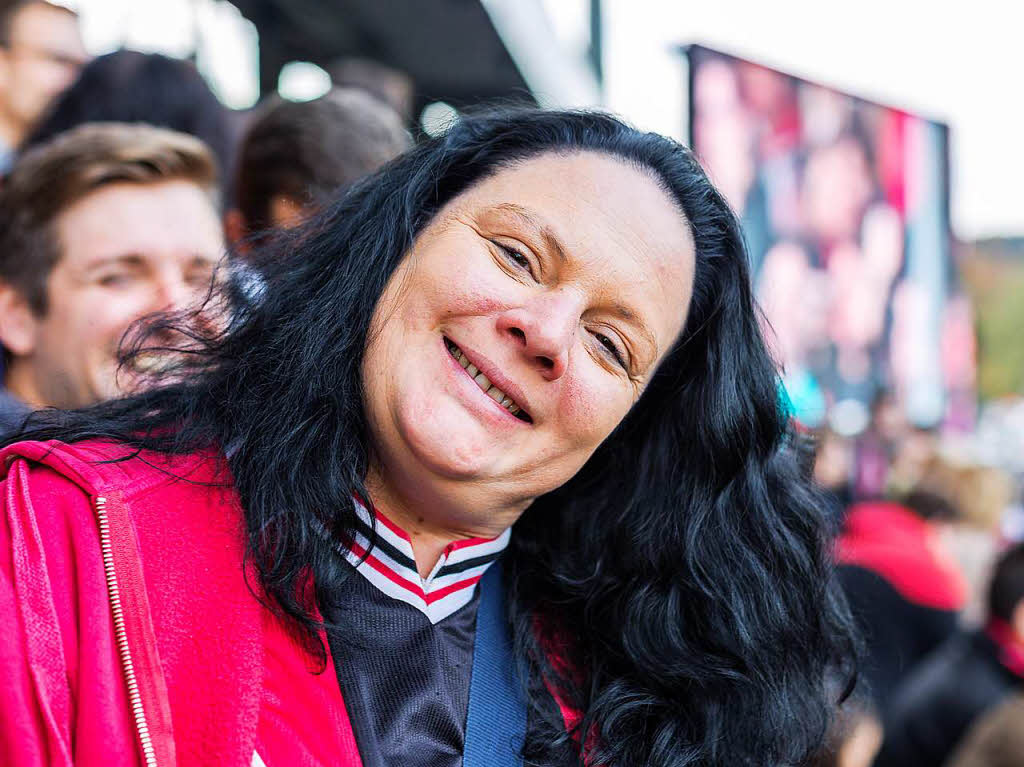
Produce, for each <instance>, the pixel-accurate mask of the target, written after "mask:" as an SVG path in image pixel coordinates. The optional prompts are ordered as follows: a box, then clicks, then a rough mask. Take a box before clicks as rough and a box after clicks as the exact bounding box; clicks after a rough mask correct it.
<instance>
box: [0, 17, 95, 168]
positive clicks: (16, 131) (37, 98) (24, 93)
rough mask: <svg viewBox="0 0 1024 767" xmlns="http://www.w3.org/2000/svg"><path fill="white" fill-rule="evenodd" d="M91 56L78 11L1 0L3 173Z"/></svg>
mask: <svg viewBox="0 0 1024 767" xmlns="http://www.w3.org/2000/svg"><path fill="white" fill-rule="evenodd" d="M87 59H88V55H87V54H86V52H85V47H84V46H83V45H82V35H81V33H80V31H79V29H78V14H76V13H75V12H74V11H72V10H70V9H69V8H65V7H64V6H62V5H55V4H53V3H49V2H46V1H45V0H2V2H0V173H6V172H7V171H8V169H9V168H10V166H11V163H12V162H13V161H14V154H15V151H16V150H17V149H18V147H19V146H21V143H22V141H23V140H24V139H25V135H26V134H27V133H28V132H29V131H30V130H31V128H32V126H33V125H34V124H35V123H36V121H37V120H38V119H39V117H40V115H41V114H42V113H43V111H44V110H45V109H46V107H47V106H48V105H49V103H50V102H51V101H52V100H53V99H54V98H55V97H56V96H57V95H58V94H60V92H61V91H63V90H64V89H65V88H67V87H68V86H69V85H70V84H71V82H72V81H73V80H74V79H75V75H76V74H77V73H78V70H79V69H80V68H81V67H82V65H83V64H84V63H85V62H86V60H87Z"/></svg>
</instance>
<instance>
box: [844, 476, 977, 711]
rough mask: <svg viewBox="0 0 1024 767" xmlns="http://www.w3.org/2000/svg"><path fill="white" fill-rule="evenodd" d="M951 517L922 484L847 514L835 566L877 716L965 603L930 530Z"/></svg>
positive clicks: (952, 626)
mask: <svg viewBox="0 0 1024 767" xmlns="http://www.w3.org/2000/svg"><path fill="white" fill-rule="evenodd" d="M956 514H957V511H956V509H955V507H953V506H952V504H950V503H949V502H948V501H946V500H945V498H944V497H943V496H940V495H937V494H934V493H931V492H928V491H925V490H923V489H919V490H916V491H914V492H912V493H910V494H909V495H907V496H906V497H905V498H904V499H903V501H902V502H895V501H864V502H862V503H856V504H854V505H853V506H851V507H850V509H849V511H848V512H847V515H846V520H845V522H844V525H843V531H842V533H841V534H840V536H839V539H838V541H837V547H836V556H837V561H838V568H837V571H838V575H839V579H840V582H841V583H842V584H843V588H844V589H845V591H846V595H847V598H848V599H849V600H850V608H851V610H852V611H853V614H854V617H855V618H856V619H857V620H858V621H859V623H860V625H861V629H862V630H863V632H864V638H865V643H866V657H865V659H864V664H863V668H862V673H863V677H864V681H865V682H866V683H867V686H868V690H869V692H870V694H871V695H872V697H873V698H874V702H875V707H876V708H877V709H878V712H879V714H880V715H881V717H882V719H883V721H884V720H885V718H886V712H887V708H888V703H889V701H890V698H891V695H892V691H893V690H894V689H895V687H896V685H897V684H898V683H899V681H900V679H902V678H903V676H904V675H905V674H906V673H907V672H909V671H910V669H911V668H913V666H914V665H915V664H916V663H917V662H918V661H919V660H920V659H921V658H923V657H924V656H925V655H927V654H928V653H929V652H931V651H932V650H933V649H934V648H936V647H938V646H939V645H940V644H941V643H942V642H943V641H945V640H946V639H947V638H948V637H949V636H951V635H952V634H953V632H954V631H955V630H956V626H957V619H958V614H959V612H960V610H961V609H962V608H963V605H964V604H965V602H966V599H967V585H966V581H965V580H964V577H963V575H962V574H961V572H960V570H959V569H958V567H957V565H956V563H955V561H954V560H953V557H952V555H951V554H949V553H948V552H945V550H944V548H943V546H942V543H941V541H940V538H939V535H938V530H939V527H938V526H939V524H941V523H942V522H943V521H945V520H950V519H952V518H954V517H955V516H956Z"/></svg>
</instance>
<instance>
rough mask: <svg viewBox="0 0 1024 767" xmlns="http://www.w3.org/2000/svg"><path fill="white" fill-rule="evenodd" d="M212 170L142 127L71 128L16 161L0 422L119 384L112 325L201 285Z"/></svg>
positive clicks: (197, 150) (182, 300) (215, 254)
mask: <svg viewBox="0 0 1024 767" xmlns="http://www.w3.org/2000/svg"><path fill="white" fill-rule="evenodd" d="M216 175H217V174H216V165H215V161H214V159H213V156H212V155H211V153H210V152H209V150H208V149H207V148H206V147H205V145H203V144H202V142H200V141H199V140H197V139H195V138H192V137H191V136H186V135H184V134H180V133H174V132H172V131H167V130H164V129H161V128H154V127H150V126H145V125H125V124H117V123H96V124H92V125H84V126H81V127H79V128H76V129H74V130H71V131H68V132H67V133H64V134H62V135H60V136H57V137H56V138H55V139H53V141H51V142H50V143H48V144H44V145H42V146H39V147H37V148H35V149H32V150H31V151H29V152H27V153H25V154H24V155H23V156H22V157H20V158H19V160H18V162H17V163H16V164H15V166H14V168H13V169H12V171H11V174H10V176H9V177H8V179H7V182H6V184H5V185H4V188H3V190H2V192H0V343H2V344H3V348H4V355H5V358H6V360H5V361H6V370H5V373H6V375H5V380H4V383H5V386H6V394H5V396H4V399H3V401H2V402H0V407H2V410H0V428H3V424H2V422H3V421H4V420H6V421H7V426H8V428H10V426H11V425H12V423H13V424H14V425H17V422H18V421H20V416H21V415H22V413H24V412H25V411H27V409H29V408H38V407H43V406H55V407H60V408H75V407H81V406H84V405H89V404H91V403H94V402H98V401H100V400H103V399H107V398H111V397H115V396H118V395H119V394H121V393H123V392H125V391H126V390H130V389H131V388H132V386H133V382H132V380H131V376H128V375H123V376H121V378H120V379H119V378H118V359H117V352H118V346H119V343H120V341H121V339H122V336H123V335H124V334H125V331H126V330H127V329H128V328H129V327H130V326H131V324H132V323H133V322H134V321H135V320H136V319H138V318H139V317H142V316H144V315H146V314H149V313H152V312H157V311H162V310H168V309H169V310H175V309H184V308H186V307H187V306H189V305H190V304H192V303H194V302H195V301H196V300H197V299H199V298H202V297H203V296H205V295H206V292H207V289H208V287H209V285H210V280H211V275H212V274H213V270H214V266H215V265H216V263H217V261H218V259H219V258H220V255H221V251H222V249H223V234H222V230H221V226H220V220H219V215H218V190H217V179H216Z"/></svg>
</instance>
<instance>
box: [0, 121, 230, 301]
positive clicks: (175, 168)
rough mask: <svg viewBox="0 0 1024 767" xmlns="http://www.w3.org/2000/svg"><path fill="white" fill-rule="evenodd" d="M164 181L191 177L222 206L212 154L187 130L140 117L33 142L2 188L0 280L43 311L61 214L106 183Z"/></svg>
mask: <svg viewBox="0 0 1024 767" xmlns="http://www.w3.org/2000/svg"><path fill="white" fill-rule="evenodd" d="M163 181H190V182H192V183H194V184H195V185H196V186H198V187H199V188H201V189H202V190H203V191H205V192H206V193H207V194H208V195H209V197H210V203H211V205H213V206H214V207H215V208H219V204H220V192H219V187H218V178H217V164H216V161H215V160H214V157H213V154H212V153H211V152H210V150H209V149H208V148H207V147H206V145H205V144H203V142H202V141H200V140H199V139H197V138H194V137H193V136H189V135H186V134H184V133H177V132H175V131H170V130H166V129H164V128H156V127H154V126H151V125H144V124H141V123H138V124H127V123H90V124H86V125H81V126H79V127H77V128H74V129H72V130H69V131H67V132H66V133H62V134H60V135H58V136H56V137H55V138H53V139H52V140H51V141H49V142H47V143H45V144H42V145H40V146H38V147H34V148H32V149H31V150H29V151H28V152H26V153H25V154H24V155H22V156H21V157H19V158H18V160H17V162H15V164H14V167H13V168H12V169H11V172H10V174H9V175H8V176H7V179H6V180H5V181H4V183H3V188H2V190H0V280H2V281H4V282H6V283H7V284H8V285H11V286H13V287H14V288H15V289H16V290H17V291H18V292H19V293H21V295H22V296H23V297H24V298H25V299H26V300H27V301H28V302H29V305H30V306H31V307H32V310H33V311H34V312H36V313H37V314H43V313H45V311H46V305H47V300H46V283H47V280H48V278H49V276H50V272H51V271H52V270H53V267H54V266H55V265H56V264H57V262H58V261H59V260H60V256H61V252H60V243H59V242H58V240H57V236H56V232H55V231H54V221H55V220H56V218H57V216H59V215H60V214H61V213H62V212H63V211H65V210H67V209H68V208H69V207H70V206H72V205H74V204H75V203H76V202H78V201H79V200H81V199H82V198H84V197H86V196H88V195H89V194H91V193H92V192H94V191H96V190H97V189H99V188H101V187H103V186H106V185H108V184H115V183H130V184H140V185H144V184H157V183H160V182H163ZM182 226H188V222H187V221H183V222H182Z"/></svg>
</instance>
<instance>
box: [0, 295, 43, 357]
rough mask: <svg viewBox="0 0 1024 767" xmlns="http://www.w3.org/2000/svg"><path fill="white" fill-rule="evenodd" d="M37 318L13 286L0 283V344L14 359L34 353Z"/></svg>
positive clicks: (37, 328)
mask: <svg viewBox="0 0 1024 767" xmlns="http://www.w3.org/2000/svg"><path fill="white" fill-rule="evenodd" d="M38 334H39V318H38V317H36V315H35V312H33V311H32V308H31V307H30V306H29V304H28V301H27V300H26V299H25V297H24V296H22V295H21V293H20V292H19V291H18V290H16V289H15V288H14V287H13V286H11V285H8V284H7V283H6V282H2V281H0V344H2V345H3V347H4V349H6V350H7V351H8V352H9V353H10V354H12V355H13V356H15V357H25V356H28V355H29V354H31V353H32V352H33V351H35V348H36V340H37V337H38Z"/></svg>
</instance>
